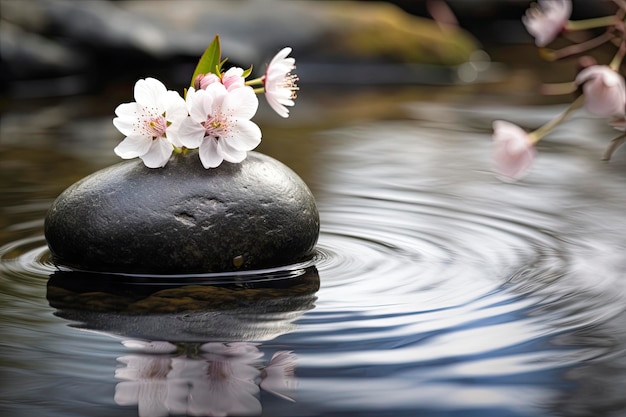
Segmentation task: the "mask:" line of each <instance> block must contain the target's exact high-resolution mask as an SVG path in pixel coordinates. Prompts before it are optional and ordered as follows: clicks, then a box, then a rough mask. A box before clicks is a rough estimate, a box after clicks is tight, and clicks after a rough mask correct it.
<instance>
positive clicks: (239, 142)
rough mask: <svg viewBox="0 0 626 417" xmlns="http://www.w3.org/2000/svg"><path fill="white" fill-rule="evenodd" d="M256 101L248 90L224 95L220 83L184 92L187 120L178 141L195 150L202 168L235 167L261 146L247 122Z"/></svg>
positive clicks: (256, 129)
mask: <svg viewBox="0 0 626 417" xmlns="http://www.w3.org/2000/svg"><path fill="white" fill-rule="evenodd" d="M258 105H259V101H258V99H257V97H256V95H255V93H254V90H253V89H252V88H251V87H242V88H235V89H233V90H231V91H228V90H227V89H226V87H225V86H224V85H223V84H221V83H211V84H209V85H208V86H207V88H206V90H195V89H194V88H190V89H189V91H188V92H187V106H188V108H189V117H188V118H186V119H185V120H184V121H183V122H182V123H181V126H180V130H179V132H178V133H179V139H180V142H181V144H182V145H183V146H185V147H187V148H189V149H195V148H199V154H200V161H201V162H202V165H203V166H204V167H205V168H207V169H208V168H215V167H217V166H219V165H220V164H221V163H222V161H227V162H233V163H238V162H241V161H243V160H244V159H245V158H246V156H247V151H250V150H252V149H254V148H256V147H257V146H258V145H259V143H260V142H261V130H260V129H259V127H258V126H257V125H256V124H255V123H254V122H252V121H251V120H250V119H251V118H252V117H253V116H254V114H255V113H256V111H257V108H258Z"/></svg>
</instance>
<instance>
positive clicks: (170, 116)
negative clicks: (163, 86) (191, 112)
mask: <svg viewBox="0 0 626 417" xmlns="http://www.w3.org/2000/svg"><path fill="white" fill-rule="evenodd" d="M161 103H162V106H163V109H164V110H165V114H166V119H167V121H168V122H170V123H172V124H176V123H180V122H182V121H183V120H184V119H185V118H186V117H187V115H188V112H187V104H186V103H185V100H184V99H183V98H182V97H181V96H180V94H178V93H177V92H175V91H167V92H166V93H165V94H164V95H163V96H162V97H161Z"/></svg>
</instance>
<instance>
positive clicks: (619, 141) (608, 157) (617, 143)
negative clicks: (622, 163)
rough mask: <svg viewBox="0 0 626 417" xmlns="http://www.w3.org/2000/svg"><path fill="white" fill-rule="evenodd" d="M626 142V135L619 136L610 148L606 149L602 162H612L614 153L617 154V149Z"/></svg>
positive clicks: (612, 141)
mask: <svg viewBox="0 0 626 417" xmlns="http://www.w3.org/2000/svg"><path fill="white" fill-rule="evenodd" d="M625 140H626V133H622V134H621V135H619V136H618V137H616V138H615V139H613V140H611V143H610V144H609V147H608V148H606V151H604V155H603V156H602V160H603V161H610V160H611V157H612V156H613V152H615V150H616V149H617V148H619V147H620V145H621V144H622V143H624V141H625Z"/></svg>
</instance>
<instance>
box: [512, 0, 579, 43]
mask: <svg viewBox="0 0 626 417" xmlns="http://www.w3.org/2000/svg"><path fill="white" fill-rule="evenodd" d="M571 14H572V2H571V0H538V1H537V3H533V4H531V7H530V8H529V9H528V10H526V15H525V16H522V22H523V23H524V26H526V30H528V32H529V33H530V34H531V35H533V36H534V37H535V44H536V45H537V46H539V47H544V46H546V45H547V44H549V43H550V42H552V41H553V40H554V39H555V38H556V37H557V36H558V34H559V33H561V31H562V30H563V28H564V27H565V25H566V24H567V22H568V20H569V18H570V15H571Z"/></svg>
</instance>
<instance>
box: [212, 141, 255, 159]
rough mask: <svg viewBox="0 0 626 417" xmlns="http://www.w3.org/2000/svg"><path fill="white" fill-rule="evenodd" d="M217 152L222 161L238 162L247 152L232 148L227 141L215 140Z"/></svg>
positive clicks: (244, 157)
mask: <svg viewBox="0 0 626 417" xmlns="http://www.w3.org/2000/svg"><path fill="white" fill-rule="evenodd" d="M217 152H218V154H219V155H220V157H221V158H222V159H223V160H224V161H228V162H232V163H235V164H238V163H239V162H241V161H243V160H244V159H246V156H248V153H247V152H246V151H242V150H239V149H235V148H233V147H232V146H231V145H230V144H229V143H228V142H226V141H224V140H219V141H218V142H217Z"/></svg>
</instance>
